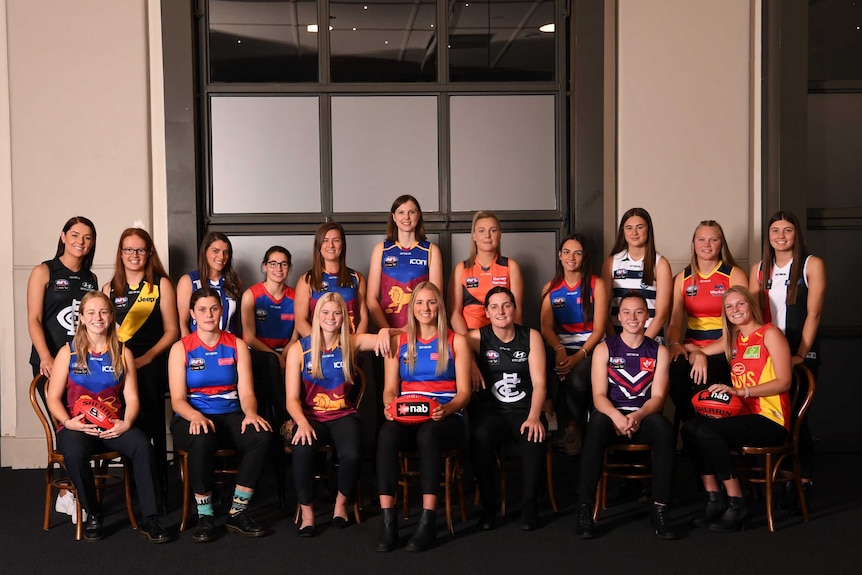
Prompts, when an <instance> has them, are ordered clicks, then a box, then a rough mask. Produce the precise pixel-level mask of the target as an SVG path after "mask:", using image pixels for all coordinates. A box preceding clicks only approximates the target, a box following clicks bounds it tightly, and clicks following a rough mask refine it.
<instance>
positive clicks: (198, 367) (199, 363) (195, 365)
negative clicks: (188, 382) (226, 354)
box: [189, 357, 207, 371]
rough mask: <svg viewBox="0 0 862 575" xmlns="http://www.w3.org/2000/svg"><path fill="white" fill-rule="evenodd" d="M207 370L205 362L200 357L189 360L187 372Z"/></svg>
mask: <svg viewBox="0 0 862 575" xmlns="http://www.w3.org/2000/svg"><path fill="white" fill-rule="evenodd" d="M206 368H207V362H206V360H205V359H204V358H202V357H193V358H191V359H190V360H189V370H191V371H203V370H205V369H206Z"/></svg>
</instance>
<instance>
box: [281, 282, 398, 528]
mask: <svg viewBox="0 0 862 575" xmlns="http://www.w3.org/2000/svg"><path fill="white" fill-rule="evenodd" d="M347 318H349V314H348V311H347V305H346V304H345V303H344V299H343V298H342V297H341V295H339V294H338V293H337V292H329V293H326V294H324V295H323V296H322V297H321V298H320V300H319V301H318V302H317V305H316V306H315V308H314V314H313V317H312V323H311V335H309V336H308V337H304V338H302V339H301V340H299V341H297V342H295V343H293V344H292V345H291V346H290V348H289V349H288V352H287V360H286V362H285V373H286V380H287V383H286V386H287V389H286V392H287V411H288V413H289V414H290V417H291V418H292V419H293V421H294V422H295V424H296V425H295V427H294V431H293V438H292V440H291V443H292V444H293V449H292V450H293V479H294V483H295V484H296V498H297V500H298V501H299V507H300V510H301V513H302V522H301V523H300V525H299V535H300V537H313V536H314V531H315V528H314V507H313V506H312V502H313V500H314V486H313V478H314V473H313V467H312V465H313V463H314V456H315V454H316V452H317V446H319V445H333V446H335V449H336V451H337V453H338V495H336V497H335V510H334V511H333V513H332V524H333V525H334V526H335V527H347V524H348V515H347V503H348V501H349V500H350V499H351V498H352V497H353V489H354V486H355V485H356V480H357V478H358V477H359V465H360V456H361V447H362V429H361V425H360V421H359V413H358V412H357V411H356V404H355V403H354V399H353V397H352V391H353V383H354V377H355V373H356V372H355V363H354V360H355V357H356V352H357V351H372V350H377V351H379V352H380V353H386V352H388V351H389V345H390V333H389V332H390V330H388V329H386V330H382V332H381V334H380V337H379V338H378V336H376V335H371V334H359V335H353V336H351V335H350V322H349V321H345V319H347ZM378 341H379V344H378Z"/></svg>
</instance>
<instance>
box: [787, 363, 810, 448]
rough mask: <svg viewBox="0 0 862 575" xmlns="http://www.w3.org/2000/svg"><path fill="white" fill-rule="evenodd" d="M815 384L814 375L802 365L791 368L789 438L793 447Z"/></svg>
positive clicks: (796, 441)
mask: <svg viewBox="0 0 862 575" xmlns="http://www.w3.org/2000/svg"><path fill="white" fill-rule="evenodd" d="M815 387H816V382H815V380H814V374H812V373H811V370H810V369H808V368H807V367H805V366H804V365H803V364H799V365H797V366H795V367H794V368H793V382H792V383H791V384H790V409H791V416H790V438H791V440H792V441H793V444H794V445H798V443H799V433H800V431H801V429H802V419H803V418H804V417H805V413H806V412H807V411H808V408H809V407H810V406H811V400H812V399H813V398H814V388H815Z"/></svg>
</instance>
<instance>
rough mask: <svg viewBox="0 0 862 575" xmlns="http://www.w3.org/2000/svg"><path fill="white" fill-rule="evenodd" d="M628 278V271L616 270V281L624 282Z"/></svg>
mask: <svg viewBox="0 0 862 575" xmlns="http://www.w3.org/2000/svg"><path fill="white" fill-rule="evenodd" d="M627 276H628V272H627V271H626V270H614V279H615V280H624V279H626V277H627Z"/></svg>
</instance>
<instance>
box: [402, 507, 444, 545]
mask: <svg viewBox="0 0 862 575" xmlns="http://www.w3.org/2000/svg"><path fill="white" fill-rule="evenodd" d="M436 538H437V512H436V511H435V510H433V509H423V510H422V515H420V516H419V527H418V528H417V529H416V533H414V534H413V537H411V538H410V540H409V541H408V542H407V551H425V550H426V549H428V548H429V547H431V545H433V544H434V540H435V539H436Z"/></svg>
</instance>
